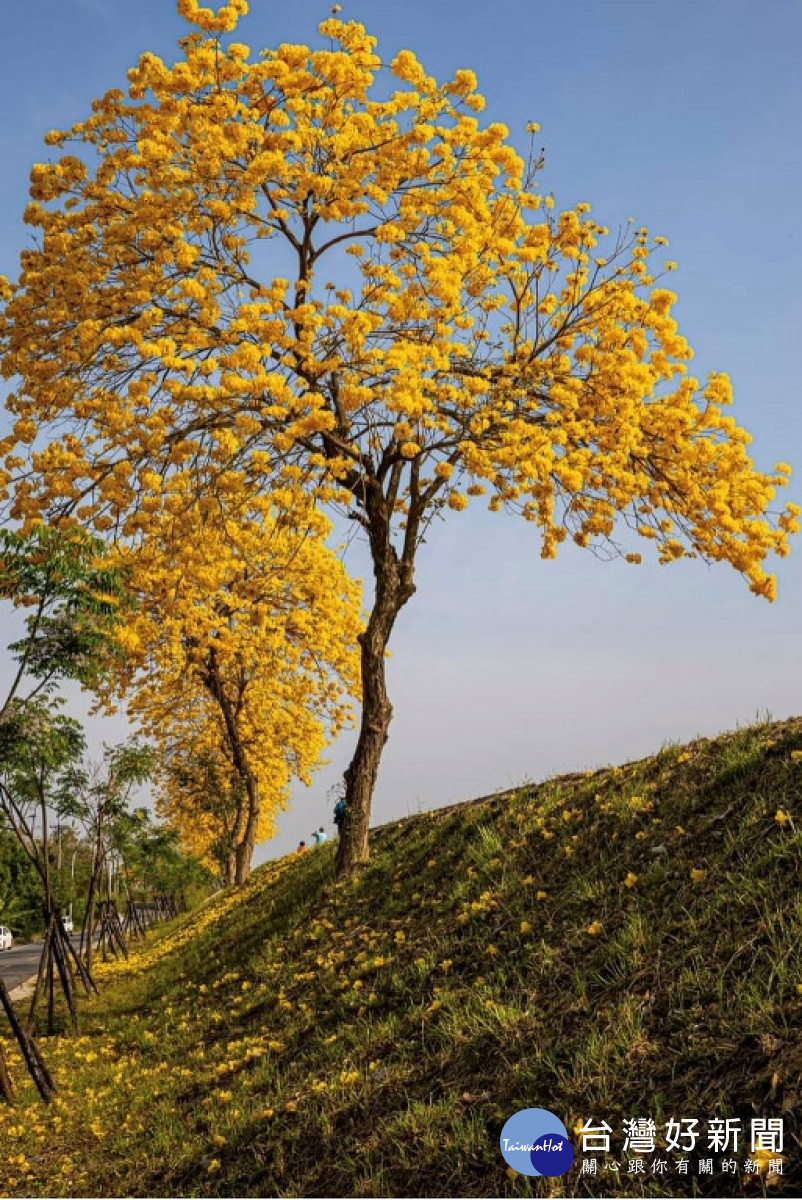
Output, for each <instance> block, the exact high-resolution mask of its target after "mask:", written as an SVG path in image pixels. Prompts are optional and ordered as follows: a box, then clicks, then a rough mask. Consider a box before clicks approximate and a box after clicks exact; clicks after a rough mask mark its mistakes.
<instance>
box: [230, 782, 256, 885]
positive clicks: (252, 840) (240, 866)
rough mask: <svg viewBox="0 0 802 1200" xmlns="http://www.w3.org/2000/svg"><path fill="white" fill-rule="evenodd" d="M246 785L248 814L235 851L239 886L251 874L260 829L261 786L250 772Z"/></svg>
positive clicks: (236, 878) (236, 879) (236, 876)
mask: <svg viewBox="0 0 802 1200" xmlns="http://www.w3.org/2000/svg"><path fill="white" fill-rule="evenodd" d="M244 783H245V788H246V791H247V795H248V814H247V817H246V820H245V828H244V830H243V833H242V836H241V838H240V840H239V841H238V842H237V847H236V850H235V855H236V875H235V881H236V883H238V884H240V883H245V880H246V879H247V878H248V877H249V875H250V873H251V859H252V858H253V851H254V847H255V846H256V834H257V831H258V828H259V784H258V782H257V781H256V779H254V777H253V775H252V774H251V772H250V770H248V771H247V773H246V775H245V779H244Z"/></svg>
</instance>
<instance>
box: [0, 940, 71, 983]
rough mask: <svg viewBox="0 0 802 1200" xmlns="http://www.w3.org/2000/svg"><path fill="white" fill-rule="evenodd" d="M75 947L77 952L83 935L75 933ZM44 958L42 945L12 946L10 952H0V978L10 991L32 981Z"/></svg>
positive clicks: (35, 943)
mask: <svg viewBox="0 0 802 1200" xmlns="http://www.w3.org/2000/svg"><path fill="white" fill-rule="evenodd" d="M70 940H71V941H72V944H73V946H74V947H75V949H76V950H77V949H78V947H79V945H80V943H81V935H80V934H78V933H74V934H73V935H72V938H71V939H70ZM41 956H42V943H41V942H31V943H30V944H29V945H27V946H23V945H19V946H12V947H11V949H10V950H0V977H2V979H3V982H4V983H5V985H6V987H7V988H8V990H9V991H11V989H12V988H15V987H17V986H18V985H19V984H20V983H24V982H25V980H26V979H30V977H31V975H35V974H36V972H37V971H38V970H39V959H40V958H41Z"/></svg>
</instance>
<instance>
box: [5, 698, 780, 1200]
mask: <svg viewBox="0 0 802 1200" xmlns="http://www.w3.org/2000/svg"><path fill="white" fill-rule="evenodd" d="M778 809H779V810H781V814H782V813H787V814H790V817H791V819H790V820H788V821H784V820H783V817H782V815H781V816H780V820H779V821H778V820H777V819H776V816H775V814H777V812H778ZM373 847H374V853H373V858H372V860H371V863H370V865H369V867H368V868H367V870H366V871H365V872H364V874H362V875H361V876H360V877H359V878H358V879H356V880H355V881H352V882H348V883H346V884H335V883H334V882H333V878H332V866H333V856H334V847H333V846H330V845H329V846H327V847H324V848H322V849H320V850H315V851H310V852H309V853H307V854H305V855H302V856H292V857H291V858H288V859H284V860H282V861H280V862H278V863H274V864H269V865H268V866H266V867H264V868H262V869H260V870H258V871H257V872H256V873H255V875H254V877H253V879H252V880H251V882H250V883H249V885H248V886H247V887H246V888H244V889H243V890H241V891H240V892H238V893H236V894H229V895H225V896H222V895H221V896H219V897H217V898H216V899H214V900H213V901H212V902H210V903H209V904H207V905H206V906H205V907H204V908H203V909H201V910H199V911H198V912H196V913H195V914H193V915H192V916H191V917H190V918H188V919H187V918H185V919H182V921H180V922H178V923H177V924H175V925H174V926H173V928H172V929H171V930H164V931H163V932H162V933H161V934H160V935H157V936H156V938H154V940H152V941H151V942H149V943H148V946H147V948H146V949H145V950H144V951H142V952H141V953H140V955H139V956H138V957H137V959H136V960H135V961H134V962H133V963H132V964H130V965H129V966H128V967H124V968H120V967H114V968H110V969H108V971H107V975H108V979H107V983H106V986H105V987H104V989H103V995H102V997H101V999H100V1001H94V1002H92V1003H88V1002H87V1003H86V1004H85V1005H84V1009H83V1028H82V1036H81V1037H80V1038H78V1039H76V1038H74V1037H73V1038H66V1037H64V1038H57V1039H54V1040H53V1041H51V1042H50V1043H47V1042H45V1043H44V1045H45V1050H46V1054H47V1057H48V1061H49V1062H50V1063H51V1064H53V1066H54V1067H55V1071H56V1076H57V1081H58V1083H59V1086H60V1096H59V1100H58V1102H57V1104H56V1105H54V1106H53V1108H52V1109H50V1110H49V1111H44V1110H43V1109H42V1107H41V1106H39V1105H37V1104H35V1103H33V1100H32V1096H31V1094H30V1091H27V1092H26V1093H25V1095H24V1096H23V1097H22V1098H21V1101H20V1105H19V1106H18V1108H17V1109H16V1111H14V1112H10V1111H9V1110H5V1111H3V1110H2V1109H1V1108H0V1142H1V1143H2V1145H3V1153H4V1155H5V1156H6V1157H5V1160H4V1161H3V1162H0V1170H4V1171H6V1172H7V1178H6V1181H5V1186H6V1194H9V1195H37V1196H40V1195H52V1196H62V1195H82V1196H108V1195H126V1194H130V1195H154V1196H156V1195H158V1196H172V1195H203V1196H206V1195H210V1196H215V1195H219V1196H265V1195H271V1194H278V1195H307V1196H315V1195H327V1196H373V1195H385V1196H420V1195H452V1196H454V1195H460V1196H495V1195H548V1194H553V1195H560V1194H566V1195H572V1194H582V1195H584V1194H590V1195H608V1194H610V1195H611V1194H621V1195H665V1194H667V1193H672V1194H679V1195H687V1194H691V1192H692V1191H693V1189H694V1188H696V1191H697V1192H699V1193H701V1194H705V1193H707V1194H714V1195H726V1194H733V1195H736V1194H742V1191H743V1193H744V1194H747V1195H750V1194H751V1195H759V1194H762V1193H763V1191H764V1189H765V1185H766V1180H765V1178H763V1179H761V1180H760V1181H758V1180H755V1179H751V1180H750V1181H749V1182H748V1183H742V1182H741V1181H740V1180H737V1179H733V1178H731V1177H729V1176H722V1175H720V1174H717V1175H716V1176H715V1177H714V1179H713V1180H709V1179H708V1180H707V1181H705V1177H702V1178H701V1179H695V1178H694V1175H695V1163H694V1162H693V1161H692V1164H691V1167H692V1174H691V1177H690V1179H683V1178H682V1177H677V1175H676V1174H674V1175H673V1176H672V1175H669V1176H668V1177H667V1178H666V1177H664V1178H663V1179H660V1178H658V1179H657V1180H655V1179H654V1177H650V1176H648V1175H647V1176H646V1178H645V1179H644V1178H643V1177H642V1176H639V1177H630V1176H627V1175H626V1174H625V1173H624V1172H623V1171H622V1173H621V1174H620V1176H618V1177H616V1176H611V1175H610V1174H602V1175H599V1176H598V1177H597V1178H596V1179H595V1180H586V1179H583V1178H582V1177H580V1176H579V1175H578V1174H577V1171H576V1167H575V1168H574V1169H573V1170H572V1173H571V1175H570V1176H566V1177H564V1178H562V1179H557V1180H554V1181H548V1180H532V1181H530V1180H528V1179H525V1178H523V1177H518V1178H509V1177H508V1174H507V1172H506V1170H505V1166H504V1163H503V1161H502V1159H501V1156H500V1154H499V1149H498V1137H499V1132H500V1130H501V1127H502V1125H503V1124H504V1121H505V1120H506V1119H507V1117H508V1116H510V1115H511V1114H512V1113H513V1112H515V1111H516V1110H517V1109H519V1108H524V1107H529V1106H542V1107H547V1108H550V1109H551V1110H552V1111H553V1112H555V1113H557V1114H558V1115H559V1116H561V1117H562V1118H563V1120H564V1121H565V1123H566V1125H567V1126H568V1128H569V1129H572V1128H573V1127H574V1125H575V1123H576V1122H577V1121H582V1120H585V1119H586V1118H588V1117H592V1118H594V1119H595V1120H596V1121H598V1120H600V1119H602V1118H603V1119H606V1120H607V1121H608V1122H609V1123H610V1124H611V1125H612V1126H613V1129H614V1131H615V1141H614V1146H615V1145H616V1144H617V1146H618V1149H619V1150H620V1147H621V1145H622V1141H623V1139H622V1135H621V1133H620V1127H621V1121H622V1119H623V1118H625V1117H627V1116H650V1115H651V1116H653V1117H654V1118H655V1119H656V1120H657V1121H658V1122H659V1121H661V1120H666V1119H667V1118H668V1117H671V1116H674V1117H680V1116H686V1117H694V1116H696V1117H699V1118H700V1119H701V1123H702V1124H704V1122H705V1121H706V1119H707V1118H708V1117H710V1116H714V1115H721V1116H740V1117H742V1118H744V1121H745V1124H746V1125H747V1126H748V1123H749V1119H750V1118H751V1116H753V1115H755V1114H758V1115H766V1116H777V1115H780V1114H784V1115H785V1120H786V1156H785V1172H784V1176H783V1178H782V1179H781V1180H779V1179H778V1180H775V1181H773V1186H772V1187H771V1191H772V1193H773V1194H775V1195H799V1194H800V1190H802V1188H801V1187H800V1184H802V1176H800V1175H799V1174H797V1179H796V1182H795V1183H794V1182H793V1172H794V1170H797V1172H798V1169H799V1161H798V1159H795V1155H797V1153H798V1149H799V1142H798V1139H799V1136H800V1120H799V1108H798V1104H797V1095H796V1093H797V1090H798V1089H799V1087H800V1080H802V1044H800V1040H799V1033H798V1030H799V1019H800V1015H802V994H800V992H802V988H800V985H802V939H801V938H800V933H801V932H802V921H801V918H802V897H801V896H800V890H799V878H800V871H799V867H800V857H801V852H802V719H796V720H793V721H788V722H785V723H782V724H774V725H762V726H759V727H754V728H752V729H749V730H742V731H739V732H737V733H734V734H730V735H727V736H726V737H722V738H720V739H718V740H716V741H699V742H695V743H693V744H691V745H689V746H687V747H684V748H683V747H668V748H666V749H664V750H663V751H662V752H661V753H660V754H658V755H657V756H656V757H654V758H649V759H644V760H643V761H641V762H637V763H629V764H627V765H626V766H624V767H619V768H613V769H609V770H603V771H598V772H595V773H592V774H591V773H588V774H587V775H572V776H567V777H563V778H559V779H554V780H552V781H550V782H547V783H544V784H542V785H540V786H537V787H524V788H521V789H520V790H519V791H518V792H517V793H514V794H512V795H506V796H505V797H503V798H493V799H489V800H485V801H480V802H474V803H472V804H463V805H458V806H455V807H453V808H451V809H448V810H441V811H440V812H438V813H433V814H425V815H422V816H419V817H413V818H410V819H409V820H406V821H402V822H398V823H396V824H394V825H390V826H387V827H385V828H383V829H382V830H380V831H378V832H377V833H376V835H375V838H374V842H373ZM692 871H693V872H695V873H696V874H695V878H692V875H691V872H692ZM699 872H704V875H703V876H700V875H699V874H698V873H699ZM633 876H637V878H636V879H633ZM627 879H628V882H629V884H631V885H632V886H627V883H626V882H625V881H627ZM596 923H599V924H596ZM591 930H592V931H595V932H590V931H591ZM13 1074H14V1076H15V1078H16V1079H17V1081H18V1082H20V1083H22V1082H23V1075H22V1072H21V1070H20V1067H19V1065H18V1064H17V1063H16V1061H15V1062H14V1064H13ZM25 1105H29V1107H27V1108H25V1107H24V1106H25ZM788 1151H790V1153H789V1152H788ZM703 1156H704V1157H706V1156H707V1155H706V1154H703ZM691 1157H692V1159H693V1156H691ZM744 1157H746V1155H744V1154H739V1155H738V1158H739V1159H742V1158H744ZM716 1165H717V1166H718V1163H717V1164H716ZM0 1190H2V1189H0Z"/></svg>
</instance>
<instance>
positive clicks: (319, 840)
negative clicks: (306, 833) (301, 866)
mask: <svg viewBox="0 0 802 1200" xmlns="http://www.w3.org/2000/svg"><path fill="white" fill-rule="evenodd" d="M312 837H313V838H314V839H315V845H316V846H322V845H323V843H324V842H325V841H326V830H325V829H324V828H323V826H322V825H321V826H320V829H318V831H317V833H313V834H312Z"/></svg>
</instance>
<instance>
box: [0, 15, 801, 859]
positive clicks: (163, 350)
mask: <svg viewBox="0 0 802 1200" xmlns="http://www.w3.org/2000/svg"><path fill="white" fill-rule="evenodd" d="M246 7H247V6H246V3H245V0H235V2H234V3H231V4H228V5H225V6H224V7H223V8H221V9H219V10H218V11H216V12H215V11H213V10H211V9H207V8H199V7H198V6H197V4H196V3H195V0H180V3H179V9H180V11H181V12H182V13H183V15H184V16H185V17H186V18H187V20H188V21H189V22H190V23H191V24H192V25H193V30H192V32H190V33H189V34H188V36H187V37H186V38H185V39H184V40H183V42H182V44H181V45H182V52H181V55H180V57H179V59H178V61H177V62H175V63H174V64H173V65H168V64H166V63H164V62H163V61H162V60H160V59H159V58H157V57H156V56H155V55H153V54H145V55H143V56H142V58H141V59H140V60H139V63H138V65H137V66H136V67H135V68H134V69H133V70H132V71H130V72H129V77H128V80H129V81H128V89H127V92H126V93H124V92H123V91H120V90H115V91H111V92H109V93H107V94H106V95H105V96H104V97H102V98H101V99H99V100H98V101H97V102H96V103H95V104H94V106H93V112H92V115H91V116H90V117H89V118H88V119H87V120H86V121H83V122H80V123H79V124H77V125H75V126H74V127H73V128H72V129H71V130H69V131H67V132H57V131H54V132H53V133H51V134H50V135H48V138H47V141H48V143H49V144H50V145H51V146H53V147H58V146H65V148H66V149H67V150H68V151H69V152H67V153H63V154H62V155H61V156H56V157H55V158H54V159H53V161H51V162H49V163H45V164H40V165H38V166H35V167H34V168H33V171H32V176H31V202H30V204H29V206H28V208H27V210H26V214H25V217H26V220H27V222H28V223H29V225H31V226H32V227H33V229H34V230H35V231H36V235H37V238H38V242H37V244H36V245H35V246H34V247H33V248H31V249H29V250H26V251H25V252H24V254H23V257H22V272H21V275H20V277H19V279H18V280H17V281H16V282H15V283H14V284H11V283H6V284H4V285H3V291H4V294H5V305H4V315H3V317H2V321H1V322H0V345H1V346H2V352H3V363H4V370H5V372H6V374H7V375H8V376H17V377H18V379H19V383H18V385H17V386H16V388H15V391H14V393H13V396H12V397H11V400H10V406H11V408H12V410H13V412H14V413H15V415H16V418H17V420H16V424H15V426H14V434H13V437H12V438H10V439H9V441H8V443H7V445H6V447H5V468H6V471H7V473H8V474H9V475H10V476H11V477H12V478H13V487H12V489H11V495H12V497H13V501H12V505H11V511H12V512H13V513H14V514H15V515H16V516H17V517H19V518H22V519H25V518H28V517H30V516H31V515H33V514H37V513H41V512H56V513H63V512H70V513H74V514H75V515H76V516H77V517H78V518H79V519H82V520H85V521H87V522H89V523H90V524H91V525H92V526H93V527H94V528H95V529H104V528H115V529H116V528H119V529H120V530H121V531H122V532H123V534H124V535H126V536H133V535H134V534H136V533H139V532H144V533H147V530H148V525H149V522H150V520H151V516H152V512H153V511H154V509H157V508H158V506H159V502H160V501H159V495H160V493H162V492H163V491H164V490H165V489H168V490H169V488H171V487H174V486H176V484H175V481H176V479H178V480H179V481H180V484H179V486H181V487H183V486H185V485H186V486H187V487H190V488H191V489H192V490H193V491H194V494H196V495H198V496H204V495H213V494H215V493H219V492H220V491H223V492H224V493H225V494H226V496H228V497H229V498H230V499H232V500H234V499H236V498H237V497H245V496H250V495H253V494H264V493H265V492H266V491H269V489H270V488H271V487H273V486H278V485H280V486H282V487H289V488H291V489H295V490H297V491H298V492H301V491H307V492H308V493H309V494H310V495H314V496H315V498H316V499H317V501H318V502H320V503H323V504H334V505H337V504H339V505H340V506H341V507H342V508H343V509H344V510H345V511H347V512H348V514H349V516H350V517H351V518H353V520H354V521H355V522H357V523H358V525H359V526H361V527H362V529H363V530H364V532H365V534H366V535H367V539H368V542H369V545H370V551H371V555H372V561H373V570H374V576H375V591H374V599H373V606H372V611H371V613H370V617H369V620H368V623H367V627H366V629H365V630H364V632H363V634H362V635H361V638H360V653H361V675H362V691H363V698H362V717H361V727H360V732H359V738H358V742H357V746H356V750H355V754H354V758H353V761H352V763H351V765H350V767H349V769H348V771H347V773H346V799H347V805H348V807H347V812H346V820H345V825H344V829H343V838H342V839H341V843H340V865H341V867H342V869H343V870H350V869H352V868H353V867H354V866H355V865H356V864H358V863H359V862H361V861H363V860H364V859H365V858H366V857H367V853H368V824H369V816H370V804H371V797H372V794H373V790H374V785H375V781H376V777H377V772H378V767H379V761H380V756H381V752H382V747H383V745H384V743H385V741H386V738H387V732H388V727H389V723H390V719H391V714H392V708H391V706H390V703H389V700H388V696H387V691H386V686H385V673H384V665H385V652H386V648H387V645H388V641H389V638H390V635H391V632H392V629H393V626H394V623H395V620H396V618H397V616H398V614H399V612H400V610H401V609H402V607H403V606H404V605H405V604H406V603H407V602H408V601H409V599H410V597H411V596H412V594H413V592H414V590H415V559H416V551H417V547H418V546H419V544H420V541H421V538H422V537H423V535H424V533H425V531H426V528H427V526H428V524H429V523H430V522H431V520H432V519H433V517H435V516H436V515H437V514H441V513H445V512H447V511H448V510H453V511H455V512H459V511H460V510H462V509H465V508H466V507H467V505H468V504H469V502H470V499H471V498H473V497H477V496H480V495H482V494H485V493H487V494H488V499H489V504H490V508H491V509H493V510H499V509H502V508H504V509H507V510H512V511H516V512H518V513H520V514H521V515H522V516H523V517H524V519H525V520H527V521H530V522H532V523H533V524H535V525H536V526H537V527H538V529H539V532H540V538H541V553H542V555H543V556H545V557H547V558H550V557H553V556H554V555H555V554H556V552H557V549H558V547H559V545H560V543H561V542H562V541H563V540H565V539H566V538H567V537H570V538H573V540H574V541H575V542H577V543H578V544H579V545H581V546H592V545H601V544H603V545H605V546H606V547H607V548H608V549H609V550H610V551H611V552H613V553H619V554H622V555H624V556H625V557H626V558H627V559H628V560H629V561H631V562H636V561H638V560H639V555H638V554H637V552H636V551H634V550H633V549H632V545H633V542H634V539H635V538H636V537H641V538H644V539H647V540H649V541H651V542H653V543H654V544H655V546H656V549H657V551H658V554H659V557H660V559H661V561H663V562H669V561H672V560H674V559H677V558H679V557H681V556H682V555H684V554H691V555H698V556H701V557H703V558H705V559H708V560H719V561H725V562H729V563H730V564H731V565H732V566H733V567H734V568H735V569H736V570H737V571H739V572H740V573H741V574H742V575H743V576H745V578H746V580H747V581H748V584H749V586H750V587H751V589H752V590H753V591H754V592H756V593H758V594H760V595H763V596H766V597H769V598H771V596H772V594H773V588H774V582H773V579H772V577H771V575H770V574H768V573H767V572H766V571H765V570H764V562H765V559H766V557H767V556H768V555H770V554H772V553H777V554H785V553H786V552H787V535H788V534H789V533H790V532H791V531H793V530H794V529H795V517H796V515H797V512H798V510H795V509H794V508H793V507H792V506H787V507H786V508H785V509H784V510H782V511H778V512H777V513H775V514H774V515H772V513H771V503H772V499H773V497H774V495H775V490H776V489H777V488H778V487H781V486H782V485H784V484H785V482H786V476H787V473H788V470H789V468H787V467H786V466H785V465H784V464H778V466H777V467H776V468H775V469H774V471H773V472H772V473H763V472H761V471H758V470H756V469H755V466H754V464H753V463H752V461H751V459H750V457H749V454H748V452H747V444H748V442H749V435H748V434H747V433H746V432H745V431H744V430H742V429H741V428H739V426H738V425H737V424H736V422H735V421H734V419H733V418H732V417H731V416H730V415H729V413H728V409H729V405H730V401H731V389H730V384H729V381H728V378H727V376H726V375H724V374H713V375H711V376H709V377H708V378H707V379H706V380H704V381H699V380H697V379H695V378H694V377H693V376H691V375H690V374H689V373H688V368H687V364H688V361H689V359H690V358H691V350H690V348H689V346H688V344H687V342H686V341H685V339H684V338H683V337H682V336H681V335H680V333H679V332H678V329H677V324H676V321H675V320H674V318H673V317H672V306H673V304H674V302H675V299H676V297H675V295H674V293H673V292H672V291H670V290H669V289H667V288H666V287H665V286H663V285H662V283H661V280H660V279H659V278H658V275H659V274H661V271H660V270H658V268H656V267H655V266H654V265H653V262H654V258H655V254H659V253H660V249H659V248H660V246H661V245H662V244H663V243H662V240H661V239H659V238H650V237H649V235H648V233H647V231H646V230H645V229H637V228H634V227H632V226H627V227H625V229H624V231H623V232H619V233H618V234H613V235H610V234H609V232H608V230H607V229H605V228H604V227H603V226H602V225H601V224H599V223H598V222H597V221H595V220H594V219H593V218H592V216H591V215H590V211H589V207H588V206H587V205H585V204H578V205H576V206H575V207H574V208H570V209H567V210H565V211H558V209H556V208H555V207H554V204H553V200H552V198H551V197H550V196H547V195H546V196H544V195H543V193H542V191H541V190H540V188H539V185H538V173H539V169H540V167H541V166H542V163H541V160H540V158H538V157H537V156H536V155H535V154H534V153H533V152H532V151H531V143H530V152H529V153H528V154H527V155H524V156H521V155H520V154H518V153H517V152H516V150H515V149H513V147H512V146H511V145H510V143H509V140H508V136H509V135H508V131H507V129H506V128H505V127H504V126H503V125H501V124H498V123H490V124H485V123H482V121H481V119H480V118H479V117H478V114H479V113H480V112H481V110H482V108H483V100H482V98H481V96H480V95H479V94H478V92H477V90H476V78H475V76H474V74H473V73H472V72H471V71H469V70H460V71H457V72H456V74H455V75H454V77H453V78H452V79H448V80H446V81H445V82H438V81H436V80H435V79H434V78H432V77H431V76H430V75H428V74H427V73H426V71H425V69H424V68H423V66H422V65H421V64H420V62H419V61H418V60H417V58H416V57H415V55H414V54H413V53H412V52H410V51H409V50H404V51H402V52H401V53H399V54H398V55H396V57H395V58H393V60H392V61H390V62H387V63H384V62H383V61H382V59H381V58H380V57H379V55H378V54H377V50H376V41H375V39H374V38H372V37H370V36H369V35H368V33H367V32H366V30H365V29H364V28H363V26H362V25H360V24H358V23H356V22H353V21H343V20H340V19H339V18H337V17H336V16H332V17H330V18H329V19H327V20H325V21H323V22H322V23H321V25H320V26H319V32H320V34H321V36H322V38H323V39H325V40H324V41H323V42H322V44H321V47H320V48H310V47H308V46H305V45H290V44H282V45H279V46H278V47H277V48H275V49H268V50H265V51H263V52H261V53H260V54H258V55H256V56H253V55H252V54H251V52H250V50H249V48H248V47H247V46H246V45H244V44H242V43H241V42H238V41H233V40H229V39H228V38H227V37H226V35H227V34H230V33H231V32H232V31H233V30H234V28H235V26H236V24H237V21H238V19H239V17H240V16H242V15H243V14H244V13H245V11H246ZM377 77H380V78H379V83H378V86H377V87H375V86H374V85H375V84H376V81H377ZM535 129H536V127H531V129H530V132H531V133H534V132H535ZM671 265H673V264H667V263H666V264H664V267H666V268H668V267H670V266H671ZM630 533H631V534H632V536H631V537H630Z"/></svg>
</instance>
